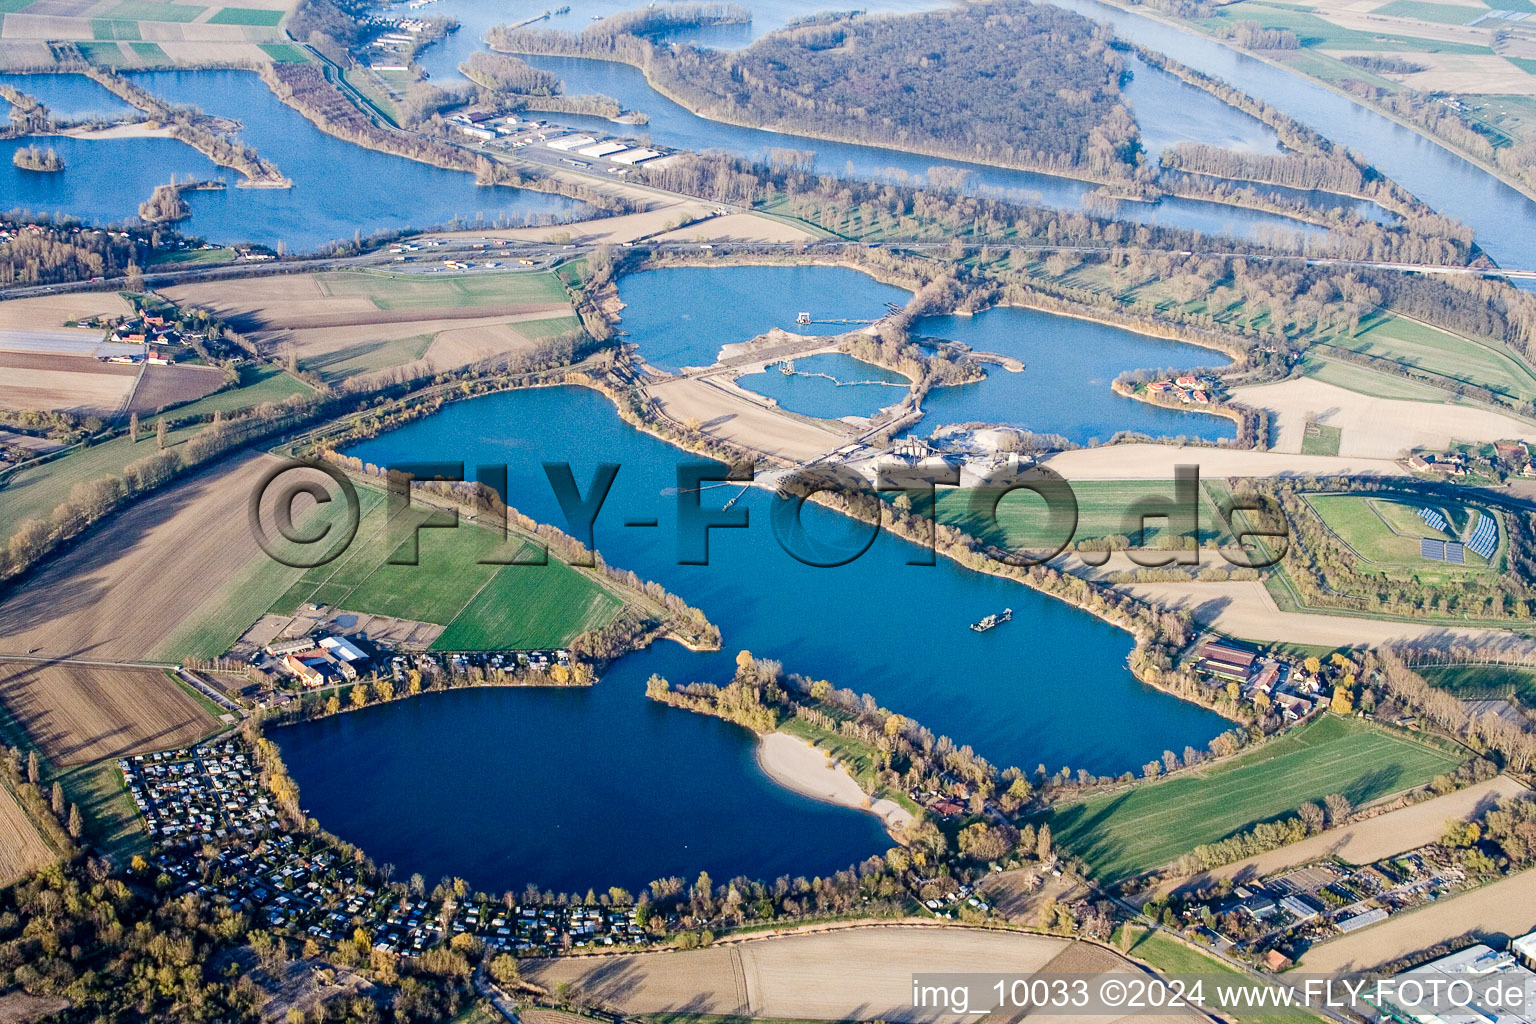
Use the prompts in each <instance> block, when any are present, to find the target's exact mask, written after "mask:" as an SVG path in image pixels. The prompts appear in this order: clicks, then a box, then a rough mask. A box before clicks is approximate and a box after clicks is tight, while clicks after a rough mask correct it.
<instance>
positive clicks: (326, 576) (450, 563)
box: [247, 491, 620, 650]
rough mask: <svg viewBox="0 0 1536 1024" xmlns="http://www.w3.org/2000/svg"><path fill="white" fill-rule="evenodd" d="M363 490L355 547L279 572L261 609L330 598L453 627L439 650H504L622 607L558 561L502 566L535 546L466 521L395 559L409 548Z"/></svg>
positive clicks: (581, 627) (537, 643) (565, 633)
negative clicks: (412, 554)
mask: <svg viewBox="0 0 1536 1024" xmlns="http://www.w3.org/2000/svg"><path fill="white" fill-rule="evenodd" d="M360 494H372V495H373V498H372V499H371V501H370V502H369V503H368V505H367V508H366V509H365V510H364V513H363V518H362V523H361V525H360V526H359V529H358V534H357V538H356V539H355V540H354V541H353V542H352V544H351V546H350V547H349V548H348V550H347V551H346V552H345V553H344V554H343V555H342V556H341V557H340V558H337V559H336V560H335V561H333V562H330V563H329V564H327V565H323V566H319V567H316V568H314V569H310V570H308V571H307V572H303V573H301V574H300V573H294V575H293V576H292V577H290V578H289V579H288V581H287V582H286V583H284V584H283V585H282V586H277V585H276V580H274V581H273V583H272V584H271V585H269V586H268V587H266V588H265V589H264V590H263V593H265V594H267V595H269V596H268V597H267V605H268V607H263V608H261V609H260V610H259V611H258V612H257V615H258V616H259V615H260V614H261V612H264V611H267V610H268V608H270V610H271V611H273V612H276V613H278V614H289V613H291V612H293V611H294V610H295V609H297V608H298V607H299V605H301V604H307V603H314V604H325V605H330V606H332V607H336V608H342V609H345V610H347V611H353V612H367V613H372V614H376V615H388V616H392V617H394V618H400V619H410V620H413V621H417V622H432V623H437V624H438V625H442V626H446V627H447V628H446V629H445V630H444V631H443V634H442V636H441V637H440V638H439V639H438V642H437V644H436V646H437V648H438V649H439V650H500V649H508V648H511V649H519V648H543V647H563V646H565V645H566V644H567V643H569V642H570V640H571V638H572V637H574V636H576V635H577V634H578V633H582V632H585V631H587V630H590V629H594V628H597V627H599V626H602V625H605V624H606V623H608V622H609V621H611V620H612V619H613V617H614V616H615V615H616V614H617V613H618V610H619V604H620V602H619V599H618V598H617V597H615V596H614V595H613V594H611V593H610V592H609V591H607V590H605V589H604V588H603V587H601V586H599V585H598V584H597V583H595V582H594V581H592V580H591V579H590V578H588V577H586V576H584V575H582V574H581V573H579V572H577V571H576V570H574V569H572V568H570V567H569V566H566V565H564V564H562V563H560V562H558V561H555V560H553V559H552V560H551V561H550V564H549V565H546V566H535V565H527V564H524V565H515V564H514V565H505V564H501V563H505V562H509V561H520V562H529V561H531V560H532V558H533V555H534V552H533V550H532V549H531V548H528V547H526V546H525V545H524V544H523V542H522V541H520V540H516V539H513V540H512V541H510V542H507V541H504V540H503V539H502V538H501V536H500V535H499V533H497V532H495V531H493V530H489V529H484V528H482V527H479V526H475V525H474V524H471V523H468V522H461V523H460V525H459V526H458V527H457V528H455V529H430V528H429V529H423V530H421V531H420V533H419V534H418V536H419V538H420V540H419V544H420V550H419V552H418V555H417V563H418V564H416V565H397V564H391V563H390V562H389V558H390V557H391V556H392V555H393V556H395V557H401V558H403V557H404V556H405V553H406V551H407V550H408V547H407V543H402V542H400V540H399V536H400V535H399V534H398V533H397V532H395V531H391V530H389V529H388V528H387V524H386V506H385V504H384V503H383V501H382V500H380V496H379V495H378V494H377V492H370V491H363V492H360ZM410 515H411V516H412V519H411V520H410V521H412V522H419V521H420V520H421V519H422V515H421V513H420V510H419V509H413V510H412V512H411V513H410ZM487 563H489V564H487ZM256 617H257V616H251V617H250V619H249V621H248V622H247V625H249V622H254V621H255V619H256Z"/></svg>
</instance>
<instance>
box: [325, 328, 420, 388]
mask: <svg viewBox="0 0 1536 1024" xmlns="http://www.w3.org/2000/svg"><path fill="white" fill-rule="evenodd" d="M432 339H433V335H431V334H415V335H411V336H409V337H404V338H389V339H386V340H383V341H360V342H358V343H357V344H355V345H345V346H343V347H341V348H336V349H332V350H330V351H329V352H317V353H315V354H314V355H307V356H305V357H303V358H302V359H300V360H299V369H301V370H304V371H305V372H307V373H318V374H319V375H320V376H321V378H322V379H324V380H325V381H327V382H330V381H335V380H345V379H346V378H347V377H352V376H355V375H357V374H360V373H374V372H377V371H379V370H386V369H388V368H389V367H391V366H400V365H402V364H404V363H411V362H415V361H416V360H418V359H421V358H423V357H424V356H425V355H426V354H427V349H428V348H430V347H431V346H432Z"/></svg>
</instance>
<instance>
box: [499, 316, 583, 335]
mask: <svg viewBox="0 0 1536 1024" xmlns="http://www.w3.org/2000/svg"><path fill="white" fill-rule="evenodd" d="M512 329H513V330H514V331H516V332H517V333H518V334H521V335H522V336H523V337H525V338H528V339H529V340H531V341H543V340H544V339H545V338H558V337H559V336H560V335H562V334H569V333H570V332H572V331H579V330H581V321H580V320H578V319H577V318H576V317H574V316H553V317H550V318H549V319H548V320H523V321H521V322H519V323H515V324H513V325H512Z"/></svg>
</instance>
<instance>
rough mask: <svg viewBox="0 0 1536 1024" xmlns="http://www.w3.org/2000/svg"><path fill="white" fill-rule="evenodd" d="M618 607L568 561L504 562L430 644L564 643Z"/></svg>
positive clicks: (456, 647)
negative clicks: (541, 564) (507, 563)
mask: <svg viewBox="0 0 1536 1024" xmlns="http://www.w3.org/2000/svg"><path fill="white" fill-rule="evenodd" d="M528 554H532V552H531V551H530V552H528ZM618 611H619V599H618V598H616V597H614V596H613V595H612V594H610V593H609V592H608V591H606V590H604V589H602V588H601V587H599V586H598V585H597V584H595V583H593V582H592V581H591V580H590V579H588V578H587V577H585V576H583V575H581V574H580V573H578V572H577V571H576V570H574V569H572V568H570V567H569V566H566V565H562V564H561V563H559V562H553V561H552V562H550V564H549V565H546V566H538V567H534V566H507V567H504V568H503V569H502V570H501V571H500V572H498V573H496V575H495V576H493V577H491V581H490V582H489V583H487V584H486V585H485V586H484V587H483V588H481V590H480V592H479V593H477V594H476V595H475V596H474V597H473V598H471V599H470V602H469V604H468V605H466V606H465V608H464V610H463V611H462V612H460V613H459V615H458V618H456V619H454V620H453V621H452V622H450V623H449V624H448V628H447V629H445V630H443V635H442V636H440V637H438V638H437V642H436V643H435V644H433V645H432V646H433V647H434V648H436V649H437V650H440V651H481V650H499V649H503V648H509V647H510V648H519V649H521V648H548V647H564V646H565V645H566V644H568V643H570V642H571V639H572V638H573V637H575V636H576V635H577V634H579V633H585V632H587V631H588V630H592V629H597V628H599V627H602V626H606V625H607V624H608V623H609V622H612V621H613V617H614V616H615V615H617V614H618Z"/></svg>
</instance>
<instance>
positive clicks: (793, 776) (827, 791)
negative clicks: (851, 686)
mask: <svg viewBox="0 0 1536 1024" xmlns="http://www.w3.org/2000/svg"><path fill="white" fill-rule="evenodd" d="M757 763H758V765H759V766H760V767H761V768H762V769H763V772H764V773H765V774H766V775H767V776H768V777H769V778H770V779H772V780H773V781H774V782H777V783H778V784H779V785H781V786H783V787H784V788H785V789H792V790H794V791H795V792H796V793H799V794H800V795H801V796H808V797H810V798H811V799H812V800H820V801H822V802H823V803H829V804H837V805H839V806H841V807H853V808H856V809H858V810H861V811H868V812H869V813H870V814H873V815H876V816H877V817H879V818H880V820H882V821H884V822H885V827H886V829H887V830H889V831H891V832H892V833H893V834H894V833H895V832H897V830H903V829H905V828H906V827H907V826H908V825H910V824H911V823H912V820H913V819H912V815H911V813H910V812H909V811H907V809H906V808H904V807H902V806H901V805H900V804H897V803H896V802H895V801H892V800H873V801H872V800H870V798H869V795H868V794H867V793H865V792H864V791H863V790H862V789H860V788H859V784H858V783H857V782H855V781H854V780H853V776H852V775H850V774H848V769H846V768H844V767H843V766H841V765H839V764H836V763H834V762H833V761H832V759H831V758H830V757H828V756H827V754H826V753H825V752H823V751H821V750H818V749H816V748H815V747H813V746H812V745H811V744H809V743H807V742H806V741H805V740H802V739H800V738H799V737H796V736H791V735H789V734H788V733H783V732H771V733H769V734H768V735H766V736H764V737H762V738H761V739H759V740H758V742H757Z"/></svg>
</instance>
